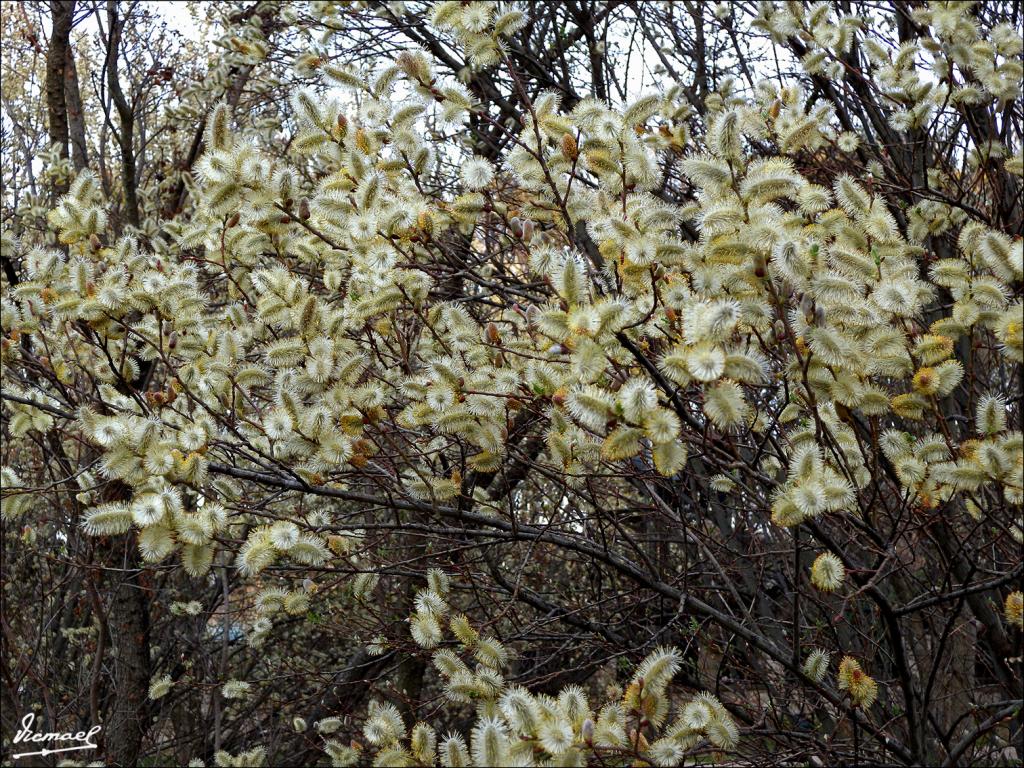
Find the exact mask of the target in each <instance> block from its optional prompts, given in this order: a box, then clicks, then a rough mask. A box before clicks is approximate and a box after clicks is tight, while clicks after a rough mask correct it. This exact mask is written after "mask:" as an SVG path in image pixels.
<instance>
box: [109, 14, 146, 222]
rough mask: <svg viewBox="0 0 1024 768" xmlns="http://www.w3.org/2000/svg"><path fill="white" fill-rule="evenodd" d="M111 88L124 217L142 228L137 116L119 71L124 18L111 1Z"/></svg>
mask: <svg viewBox="0 0 1024 768" xmlns="http://www.w3.org/2000/svg"><path fill="white" fill-rule="evenodd" d="M107 20H108V28H107V35H108V37H107V88H108V89H109V90H110V98H111V99H112V100H113V102H114V108H115V109H116V110H117V117H118V121H119V123H120V127H121V130H120V133H119V134H118V137H117V138H118V142H117V143H118V145H119V146H120V148H121V186H122V187H124V216H125V219H126V220H127V222H128V223H129V224H131V225H132V226H133V227H135V228H138V226H139V221H140V220H139V198H138V193H137V190H136V182H137V178H136V173H135V113H134V112H133V111H132V108H131V107H130V106H129V104H128V100H127V99H126V98H125V95H124V91H122V90H121V80H120V78H119V76H118V72H117V63H118V51H119V49H120V45H121V30H122V29H123V28H124V19H119V18H118V14H117V3H116V2H115V1H114V0H107Z"/></svg>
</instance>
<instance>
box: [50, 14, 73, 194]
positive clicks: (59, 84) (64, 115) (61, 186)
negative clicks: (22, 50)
mask: <svg viewBox="0 0 1024 768" xmlns="http://www.w3.org/2000/svg"><path fill="white" fill-rule="evenodd" d="M74 13H75V0H52V2H51V3H50V24H51V31H50V45H49V47H48V48H47V50H46V112H47V118H48V120H47V122H48V128H49V132H50V144H51V146H52V145H53V144H56V145H57V148H58V152H59V153H60V156H61V157H67V156H68V111H67V105H66V103H65V101H64V67H65V63H66V62H67V57H68V52H69V48H70V39H71V19H72V16H73V15H74ZM67 191H68V182H67V180H61V181H58V182H57V183H55V184H54V187H53V192H54V194H55V195H58V196H59V195H62V194H64V193H65V192H67Z"/></svg>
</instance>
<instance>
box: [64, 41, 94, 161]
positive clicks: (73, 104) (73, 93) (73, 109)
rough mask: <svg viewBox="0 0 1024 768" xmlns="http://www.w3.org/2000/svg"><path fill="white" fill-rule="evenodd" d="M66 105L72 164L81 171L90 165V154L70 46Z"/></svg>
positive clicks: (66, 56) (76, 69) (67, 66)
mask: <svg viewBox="0 0 1024 768" xmlns="http://www.w3.org/2000/svg"><path fill="white" fill-rule="evenodd" d="M64 103H65V105H66V107H67V114H68V130H69V132H70V137H71V162H72V163H74V166H75V170H76V171H80V170H82V169H83V168H85V167H86V166H88V165H89V153H88V150H87V147H86V143H85V113H84V112H83V111H82V94H81V91H79V88H78V68H77V67H76V66H75V54H74V51H72V50H71V46H70V45H68V47H67V53H66V54H65V59H64Z"/></svg>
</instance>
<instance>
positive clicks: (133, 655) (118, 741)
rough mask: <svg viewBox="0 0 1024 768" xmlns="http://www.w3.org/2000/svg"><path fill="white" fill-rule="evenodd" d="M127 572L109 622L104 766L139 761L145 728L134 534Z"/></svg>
mask: <svg viewBox="0 0 1024 768" xmlns="http://www.w3.org/2000/svg"><path fill="white" fill-rule="evenodd" d="M128 547H129V549H128V554H127V557H126V558H125V561H124V567H125V568H126V571H125V572H124V576H123V577H122V578H121V580H120V582H119V583H118V584H117V585H116V586H115V587H114V588H115V593H114V598H113V600H111V603H110V614H109V616H108V617H107V624H108V626H109V628H110V637H111V642H112V646H113V647H112V648H111V651H112V653H113V657H114V674H113V678H114V680H113V683H114V698H113V701H112V702H111V708H110V711H109V713H108V714H107V718H106V721H105V722H104V723H103V733H104V738H105V740H106V762H107V764H108V765H119V766H129V765H137V764H138V758H139V752H140V751H141V748H142V738H143V736H144V735H145V733H146V731H147V730H148V727H149V715H148V707H147V706H146V703H147V695H148V690H149V678H150V658H149V605H148V599H147V594H146V588H145V585H144V584H143V574H144V571H142V570H139V569H138V562H137V560H138V555H137V553H136V545H135V538H134V537H131V539H130V541H129V543H128Z"/></svg>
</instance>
